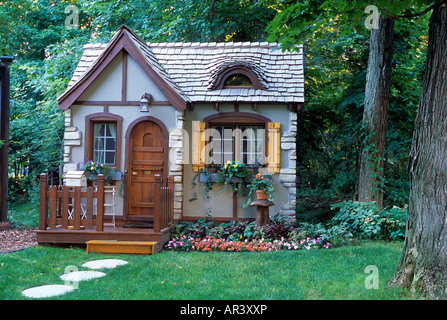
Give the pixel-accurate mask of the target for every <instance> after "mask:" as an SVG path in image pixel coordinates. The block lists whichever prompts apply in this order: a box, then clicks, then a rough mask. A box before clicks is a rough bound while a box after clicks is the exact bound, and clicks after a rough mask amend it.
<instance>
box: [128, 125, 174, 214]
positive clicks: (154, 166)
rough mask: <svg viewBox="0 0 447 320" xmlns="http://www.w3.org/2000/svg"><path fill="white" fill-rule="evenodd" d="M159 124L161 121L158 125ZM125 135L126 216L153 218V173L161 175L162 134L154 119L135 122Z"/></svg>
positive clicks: (162, 166)
mask: <svg viewBox="0 0 447 320" xmlns="http://www.w3.org/2000/svg"><path fill="white" fill-rule="evenodd" d="M161 125H162V124H161ZM130 130H131V132H130V135H129V137H128V139H129V140H128V144H129V145H128V172H127V177H128V178H127V179H128V181H127V182H128V184H127V219H128V220H138V221H148V220H152V219H153V217H154V214H156V213H154V207H155V201H159V200H160V199H154V176H155V175H156V174H159V175H161V177H163V175H164V174H165V172H164V171H165V168H166V161H167V160H166V154H167V147H166V141H167V140H166V137H165V135H166V134H165V133H164V132H163V129H162V128H161V127H160V125H159V124H157V123H156V122H154V121H150V120H144V121H140V122H138V123H136V124H135V125H134V126H133V128H130Z"/></svg>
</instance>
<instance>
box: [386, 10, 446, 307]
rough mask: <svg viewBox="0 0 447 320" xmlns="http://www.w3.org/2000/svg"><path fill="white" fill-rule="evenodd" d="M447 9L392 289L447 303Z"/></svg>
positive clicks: (432, 44) (428, 74) (429, 72)
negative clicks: (404, 289)
mask: <svg viewBox="0 0 447 320" xmlns="http://www.w3.org/2000/svg"><path fill="white" fill-rule="evenodd" d="M446 52H447V6H445V4H444V6H441V5H440V6H437V7H436V8H434V9H433V12H432V16H431V18H430V24H429V42H428V49H427V60H426V62H425V73H424V79H423V84H422V93H421V101H420V106H419V110H418V114H417V117H416V121H415V128H414V133H413V142H412V146H411V152H410V162H409V173H410V183H411V187H410V197H409V206H408V221H407V231H406V238H405V243H404V248H403V251H402V256H401V259H400V262H399V265H398V267H397V270H396V274H395V276H394V279H393V280H392V282H391V284H392V285H397V286H404V287H409V288H411V289H421V290H423V291H425V292H426V293H427V294H428V296H429V298H444V299H445V298H447V54H446Z"/></svg>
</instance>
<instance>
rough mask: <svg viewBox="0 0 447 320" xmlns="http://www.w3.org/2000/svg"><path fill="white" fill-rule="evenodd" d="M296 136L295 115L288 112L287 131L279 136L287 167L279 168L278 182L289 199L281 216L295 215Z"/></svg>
mask: <svg viewBox="0 0 447 320" xmlns="http://www.w3.org/2000/svg"><path fill="white" fill-rule="evenodd" d="M296 134H297V114H296V113H295V112H289V131H286V132H283V134H282V136H281V150H283V151H287V153H288V157H287V159H288V166H287V167H286V168H284V167H281V169H280V171H279V181H280V182H281V183H282V184H283V185H284V187H286V189H287V191H288V199H289V201H288V203H287V204H284V205H283V206H282V208H281V211H280V212H281V214H283V215H290V214H295V209H296ZM282 164H284V162H283V161H282Z"/></svg>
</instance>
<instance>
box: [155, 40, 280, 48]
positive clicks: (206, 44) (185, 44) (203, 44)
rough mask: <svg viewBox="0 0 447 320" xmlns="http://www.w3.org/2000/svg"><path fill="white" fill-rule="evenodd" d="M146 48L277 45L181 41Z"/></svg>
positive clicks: (268, 44)
mask: <svg viewBox="0 0 447 320" xmlns="http://www.w3.org/2000/svg"><path fill="white" fill-rule="evenodd" d="M147 45H148V46H150V47H179V46H181V47H183V48H186V47H191V48H195V47H197V48H206V47H208V48H217V47H269V48H271V47H273V48H274V47H277V46H278V43H277V42H268V41H262V42H261V41H253V42H252V41H244V42H242V41H238V42H233V41H222V42H215V41H210V42H189V41H188V42H182V41H177V42H148V43H147Z"/></svg>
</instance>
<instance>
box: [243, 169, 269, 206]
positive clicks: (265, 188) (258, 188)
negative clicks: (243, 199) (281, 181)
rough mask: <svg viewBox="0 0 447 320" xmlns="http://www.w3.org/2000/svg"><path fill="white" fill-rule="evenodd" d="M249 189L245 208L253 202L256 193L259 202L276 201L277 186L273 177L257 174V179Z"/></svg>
mask: <svg viewBox="0 0 447 320" xmlns="http://www.w3.org/2000/svg"><path fill="white" fill-rule="evenodd" d="M248 187H249V190H250V191H249V194H248V200H247V203H246V204H245V207H246V206H248V205H250V203H251V202H252V195H253V193H256V196H257V200H268V201H273V200H274V199H275V185H274V183H273V181H272V176H271V175H261V174H260V173H257V174H256V177H255V178H254V179H253V181H252V182H251V183H250V184H249V185H248Z"/></svg>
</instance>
